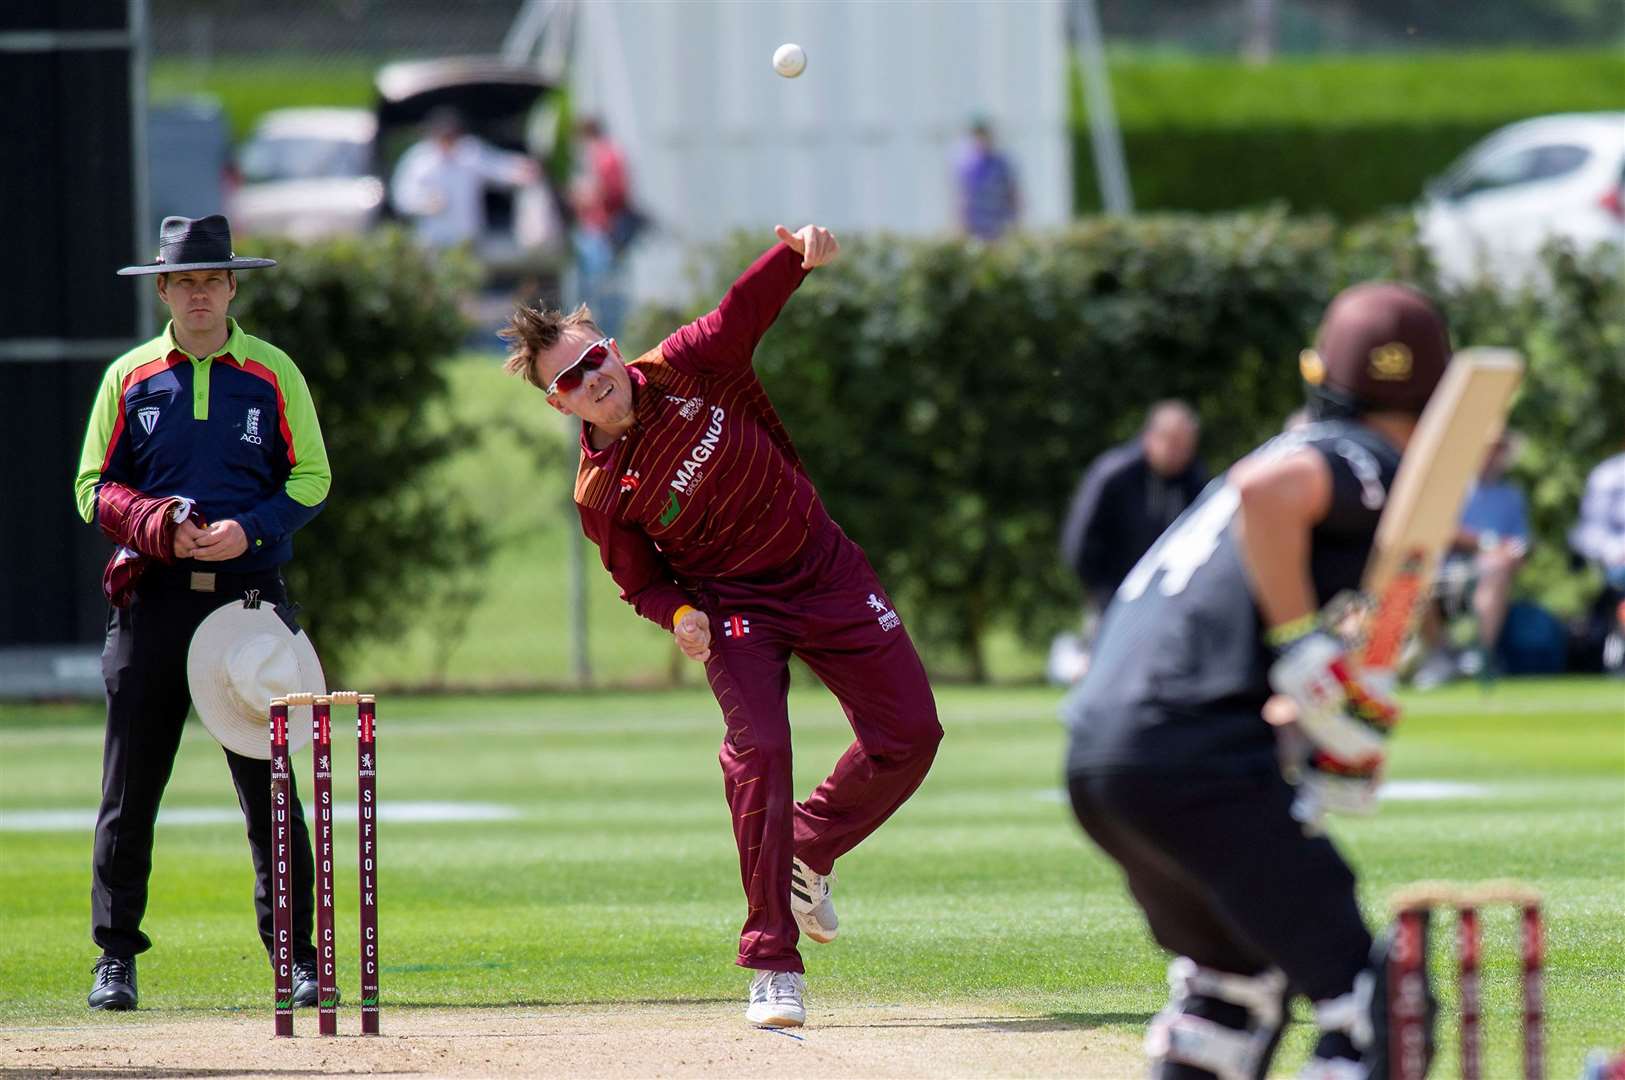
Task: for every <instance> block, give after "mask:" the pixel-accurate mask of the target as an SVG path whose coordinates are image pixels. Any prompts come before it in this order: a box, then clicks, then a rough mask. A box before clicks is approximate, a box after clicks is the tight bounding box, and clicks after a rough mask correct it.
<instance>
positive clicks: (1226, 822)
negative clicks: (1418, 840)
mask: <svg viewBox="0 0 1625 1080" xmlns="http://www.w3.org/2000/svg"><path fill="white" fill-rule="evenodd" d="M1068 788H1069V789H1070V792H1071V795H1072V808H1073V811H1074V812H1075V813H1076V814H1077V817H1078V822H1079V823H1080V824H1081V825H1082V826H1083V828H1084V831H1085V832H1087V833H1088V834H1089V836H1090V838H1091V839H1093V840H1094V842H1095V843H1096V844H1098V845H1099V846H1100V847H1101V849H1102V850H1104V851H1105V852H1106V854H1108V855H1110V856H1111V857H1112V858H1113V859H1114V860H1115V861H1116V862H1117V863H1118V865H1119V866H1121V867H1122V868H1123V874H1124V876H1125V877H1126V878H1127V882H1128V888H1129V892H1130V893H1131V894H1133V896H1134V899H1135V902H1136V903H1138V904H1139V905H1140V909H1141V910H1142V911H1144V912H1145V917H1146V921H1147V922H1148V923H1149V924H1150V927H1151V934H1152V936H1153V937H1154V938H1155V939H1156V941H1157V944H1159V945H1161V946H1162V947H1163V948H1165V949H1167V950H1169V951H1170V952H1173V953H1176V954H1178V955H1180V956H1188V957H1190V958H1191V959H1192V960H1194V961H1196V962H1197V963H1198V964H1201V965H1202V966H1204V967H1211V968H1217V969H1219V970H1220V971H1229V972H1234V973H1236V974H1239V975H1255V974H1257V973H1259V972H1261V971H1263V970H1265V969H1266V968H1268V967H1272V966H1273V967H1278V968H1280V969H1281V970H1282V971H1284V972H1286V975H1287V978H1288V980H1289V982H1290V985H1291V990H1292V992H1293V993H1300V994H1306V995H1308V996H1309V998H1310V999H1311V1000H1315V1001H1320V1000H1324V999H1326V998H1332V997H1337V996H1338V995H1340V994H1344V993H1347V992H1348V991H1349V990H1351V989H1352V988H1353V986H1354V977H1355V976H1356V975H1357V974H1359V972H1360V971H1361V969H1363V968H1365V967H1366V966H1367V965H1368V964H1369V962H1370V953H1371V934H1370V932H1369V931H1368V930H1367V929H1366V926H1365V921H1364V919H1362V918H1361V916H1360V908H1359V903H1358V901H1357V899H1356V896H1355V888H1354V873H1353V871H1351V870H1350V869H1349V866H1348V864H1347V863H1345V862H1344V861H1343V859H1342V857H1341V856H1340V855H1339V854H1338V853H1337V849H1336V848H1334V847H1333V846H1332V843H1331V841H1330V840H1328V839H1326V837H1324V836H1307V835H1305V834H1304V831H1303V827H1302V825H1300V824H1299V823H1298V822H1297V821H1296V820H1295V819H1294V818H1293V817H1292V814H1291V805H1292V797H1293V792H1292V788H1291V786H1290V785H1288V784H1287V782H1286V781H1285V780H1283V779H1282V778H1281V776H1280V774H1279V773H1276V772H1270V773H1267V774H1266V773H1258V774H1254V775H1244V776H1224V775H1211V774H1198V775H1189V774H1186V775H1172V774H1162V773H1129V772H1115V773H1111V772H1091V773H1081V774H1078V773H1075V774H1073V775H1072V776H1070V777H1069V778H1068Z"/></svg>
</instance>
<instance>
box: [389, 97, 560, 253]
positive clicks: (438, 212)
mask: <svg viewBox="0 0 1625 1080" xmlns="http://www.w3.org/2000/svg"><path fill="white" fill-rule="evenodd" d="M424 130H425V137H424V138H423V139H421V140H420V141H418V142H417V143H415V144H413V146H412V147H411V148H410V149H409V150H407V151H406V153H405V154H403V155H401V160H400V163H399V164H398V165H396V166H395V175H394V176H393V177H392V178H391V180H390V185H389V193H390V199H391V200H392V201H393V202H394V204H395V208H396V209H397V210H399V211H400V212H401V213H402V214H404V215H405V216H407V217H409V218H412V219H413V220H414V222H415V224H416V228H417V238H418V241H419V242H420V243H422V244H423V245H424V246H425V247H428V248H432V249H434V250H437V251H438V250H444V249H446V248H452V247H457V246H458V245H460V244H468V245H471V246H474V247H475V248H476V249H478V248H479V246H480V245H481V243H482V241H484V240H485V239H486V219H485V189H486V188H487V187H488V186H491V185H496V186H500V187H509V188H517V187H521V186H523V185H526V184H533V183H536V182H538V181H539V180H540V179H541V175H542V174H541V168H540V167H539V166H538V165H537V164H536V162H534V161H532V160H531V159H530V158H528V157H526V156H525V155H523V154H511V153H508V152H507V151H505V150H498V149H497V148H496V147H494V146H492V145H490V144H489V143H487V142H485V141H484V140H483V139H480V138H478V137H477V136H474V135H471V134H469V133H468V129H467V126H466V125H465V124H464V122H463V118H462V114H460V113H459V112H457V110H455V109H452V108H450V107H446V106H442V107H440V108H437V109H434V110H433V111H432V112H430V113H429V116H428V118H427V119H426V120H425V121H424Z"/></svg>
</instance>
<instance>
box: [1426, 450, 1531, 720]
mask: <svg viewBox="0 0 1625 1080" xmlns="http://www.w3.org/2000/svg"><path fill="white" fill-rule="evenodd" d="M1516 452H1517V439H1516V437H1515V436H1514V435H1513V434H1512V433H1511V432H1503V433H1502V434H1501V436H1500V438H1498V439H1497V440H1496V441H1495V443H1494V445H1492V446H1491V447H1490V452H1489V455H1488V456H1487V457H1486V458H1485V460H1484V467H1483V469H1482V470H1481V471H1480V473H1479V477H1478V483H1477V484H1476V485H1474V487H1473V490H1472V492H1471V493H1470V494H1469V495H1468V496H1467V502H1466V504H1465V505H1464V506H1463V507H1462V511H1461V524H1460V525H1459V526H1458V528H1457V531H1456V536H1455V539H1454V540H1453V541H1452V542H1451V546H1450V550H1449V551H1448V552H1447V553H1446V555H1445V559H1444V563H1443V564H1442V565H1441V566H1440V568H1439V585H1438V595H1439V598H1440V606H1441V607H1442V608H1443V609H1444V610H1443V614H1444V615H1445V616H1450V615H1453V614H1457V613H1460V614H1466V613H1467V612H1469V611H1470V612H1471V614H1472V617H1473V630H1474V633H1473V640H1472V643H1471V644H1470V645H1468V646H1467V648H1466V649H1464V650H1463V651H1462V653H1461V655H1460V656H1459V657H1455V656H1453V655H1452V653H1451V650H1450V648H1449V643H1448V641H1447V640H1446V638H1447V634H1446V632H1445V627H1444V624H1443V622H1442V621H1441V618H1440V612H1439V611H1437V610H1435V611H1433V612H1431V613H1430V615H1429V619H1428V623H1427V625H1426V626H1425V627H1424V629H1423V636H1424V637H1425V638H1426V639H1427V640H1428V641H1429V643H1430V644H1431V646H1432V648H1433V654H1432V655H1431V656H1430V657H1429V658H1428V659H1427V661H1425V662H1424V663H1423V665H1422V666H1421V668H1419V669H1418V670H1417V673H1416V675H1415V677H1414V678H1413V679H1412V680H1411V681H1412V684H1413V685H1414V686H1416V688H1417V689H1419V690H1426V689H1431V688H1432V687H1435V686H1438V685H1440V684H1442V683H1445V682H1448V681H1449V680H1450V679H1451V678H1454V677H1455V676H1456V675H1458V674H1459V675H1465V676H1468V677H1477V676H1483V675H1490V674H1493V671H1494V657H1495V645H1496V642H1497V641H1499V640H1500V638H1501V628H1502V627H1503V626H1504V625H1505V624H1506V617H1507V609H1508V608H1509V607H1510V606H1511V604H1512V583H1513V578H1514V577H1515V576H1516V574H1517V572H1518V568H1519V567H1520V566H1522V565H1523V561H1524V558H1525V556H1527V555H1528V553H1529V510H1528V506H1527V504H1526V503H1525V500H1524V495H1523V491H1522V489H1520V488H1519V487H1518V486H1517V485H1516V484H1514V483H1513V482H1512V481H1511V480H1509V479H1507V475H1506V472H1507V469H1508V467H1510V466H1511V464H1512V460H1513V458H1514V457H1515V456H1516Z"/></svg>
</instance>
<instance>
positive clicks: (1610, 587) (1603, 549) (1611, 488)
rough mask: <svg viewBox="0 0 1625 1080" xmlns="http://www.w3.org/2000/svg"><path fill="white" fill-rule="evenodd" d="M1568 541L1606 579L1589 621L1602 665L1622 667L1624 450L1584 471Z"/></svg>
mask: <svg viewBox="0 0 1625 1080" xmlns="http://www.w3.org/2000/svg"><path fill="white" fill-rule="evenodd" d="M1569 546H1570V547H1571V548H1573V550H1574V553H1575V554H1576V555H1578V556H1579V557H1580V558H1582V559H1584V560H1586V561H1587V562H1590V563H1594V564H1595V565H1597V566H1598V567H1599V568H1600V569H1601V570H1602V574H1603V580H1604V582H1605V584H1604V588H1603V592H1602V594H1601V595H1600V596H1598V597H1597V601H1596V603H1595V604H1594V605H1593V606H1592V613H1591V619H1590V621H1591V623H1592V624H1594V625H1595V626H1597V628H1598V629H1599V630H1600V633H1598V634H1597V637H1598V638H1601V639H1602V640H1603V653H1602V661H1603V667H1604V668H1605V669H1607V670H1609V671H1613V672H1619V673H1625V452H1621V453H1618V454H1615V455H1614V456H1613V457H1611V458H1608V459H1606V460H1604V461H1603V462H1601V463H1600V464H1599V465H1598V466H1597V467H1596V468H1594V469H1592V470H1591V475H1590V476H1588V477H1586V487H1585V496H1584V498H1582V499H1581V501H1580V520H1579V521H1578V522H1576V523H1575V525H1574V528H1573V529H1571V530H1570V531H1569ZM1593 640H1595V638H1594V639H1593Z"/></svg>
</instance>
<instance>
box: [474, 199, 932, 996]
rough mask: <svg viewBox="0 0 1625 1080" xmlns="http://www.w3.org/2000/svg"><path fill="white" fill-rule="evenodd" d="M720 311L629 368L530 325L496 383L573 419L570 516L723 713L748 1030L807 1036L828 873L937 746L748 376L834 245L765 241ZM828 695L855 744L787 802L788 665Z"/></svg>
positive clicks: (920, 673) (877, 592)
mask: <svg viewBox="0 0 1625 1080" xmlns="http://www.w3.org/2000/svg"><path fill="white" fill-rule="evenodd" d="M777 235H778V238H779V240H780V243H778V244H775V245H774V246H773V247H772V248H770V249H769V250H768V251H767V252H766V253H765V254H763V255H762V256H761V257H760V258H758V259H757V260H756V261H755V262H754V263H753V264H752V265H751V266H750V267H749V268H748V269H747V270H746V271H745V272H744V273H743V274H742V275H741V276H740V277H739V279H738V280H737V281H735V282H734V284H733V286H732V287H731V288H730V289H729V290H728V292H727V295H725V296H724V297H723V298H722V302H721V304H719V305H718V307H717V308H716V310H714V311H712V312H710V313H709V314H707V315H704V316H702V317H701V318H699V319H697V320H695V321H694V322H692V323H689V324H688V325H687V326H684V327H682V328H681V329H679V330H678V331H677V332H675V333H673V334H672V335H670V336H669V337H667V338H666V339H665V340H664V341H662V342H661V343H660V344H659V345H658V346H656V347H655V348H653V349H651V350H649V351H648V352H647V353H645V354H643V355H642V356H640V357H638V358H637V359H636V360H633V361H631V362H630V363H627V362H623V360H622V358H621V354H620V350H619V348H618V347H617V346H616V343H615V342H614V341H613V340H612V339H610V338H609V337H607V336H605V335H604V333H603V332H602V331H601V330H600V329H599V327H598V326H597V324H595V323H594V322H593V318H592V313H591V312H590V311H588V310H587V309H586V307H584V306H583V307H580V308H577V309H576V310H575V311H573V312H571V313H569V314H564V313H562V312H559V311H548V310H541V309H538V308H532V307H522V308H520V309H519V310H518V311H516V312H515V313H514V315H513V317H512V320H511V322H510V325H509V327H508V328H507V330H505V331H504V335H503V336H504V338H505V339H506V340H507V341H508V342H509V343H510V345H511V353H510V356H509V358H508V363H507V368H508V370H509V371H510V372H513V373H516V374H520V375H522V376H523V377H524V378H525V379H527V380H528V381H529V382H531V383H532V384H533V385H535V386H537V387H538V388H540V389H542V390H543V391H545V392H546V394H547V401H548V403H549V404H550V405H552V406H553V408H555V409H557V410H558V411H559V412H561V413H565V414H566V415H573V416H578V417H580V418H581V421H582V424H581V463H580V467H579V470H578V472H577V476H576V488H575V502H576V508H577V510H578V511H579V512H580V515H581V524H582V528H583V530H584V531H585V532H586V535H587V536H588V537H589V538H591V539H592V541H593V542H594V543H596V544H597V545H598V548H599V551H600V553H601V555H602V557H603V562H604V566H605V567H606V568H607V569H608V570H609V572H610V574H611V575H612V576H613V577H614V579H615V581H616V582H617V583H618V584H619V585H620V588H621V596H622V598H623V599H624V600H626V602H627V603H629V604H631V605H632V607H633V608H634V609H635V610H636V611H637V613H638V614H639V615H642V616H643V617H644V618H646V619H649V620H651V621H653V622H654V623H655V624H656V625H658V626H660V627H662V628H663V629H666V630H669V631H671V632H672V633H673V634H674V635H675V636H676V640H677V644H678V645H679V647H680V648H681V649H682V651H683V652H684V653H686V654H687V655H688V656H689V657H691V658H692V659H694V660H696V661H698V662H700V663H702V664H704V665H705V673H706V678H707V679H708V680H709V681H710V684H711V690H712V692H713V693H714V694H715V695H716V699H717V704H718V706H719V707H720V708H721V710H722V720H723V736H722V751H721V761H722V774H723V789H724V793H725V795H726V797H727V801H728V806H729V809H730V811H731V812H732V815H733V829H734V839H735V840H736V842H737V843H738V846H739V871H740V878H741V880H742V881H743V883H744V887H745V900H746V905H747V908H746V915H745V925H744V929H743V932H742V933H741V934H740V936H739V954H738V960H737V962H738V964H739V965H740V966H741V967H745V968H749V969H751V970H752V978H751V983H750V993H749V1005H748V1007H747V1009H746V1013H745V1016H746V1019H747V1020H748V1021H750V1022H751V1023H754V1024H761V1025H770V1026H786V1027H793V1026H799V1025H800V1024H802V1023H803V1022H804V1021H805V1019H806V1010H805V1004H804V1000H803V993H804V985H803V978H802V975H803V972H804V968H803V965H802V960H801V955H800V953H799V952H798V951H797V948H796V943H797V941H798V938H799V935H800V934H801V933H805V934H806V935H807V936H808V937H811V938H812V939H813V940H814V941H819V942H829V941H833V940H834V939H835V936H836V934H837V932H838V929H839V924H838V921H837V919H836V916H835V907H834V903H833V901H832V899H831V885H832V882H833V874H834V867H835V861H836V860H837V859H839V858H840V857H841V856H842V855H844V854H845V853H846V852H848V851H850V850H852V848H853V847H855V846H856V845H857V844H858V843H859V842H861V841H862V840H863V839H864V838H865V837H866V836H868V835H869V834H870V833H871V832H873V831H874V830H875V828H876V827H878V826H879V825H880V823H881V822H883V821H885V820H886V818H888V817H889V816H891V814H892V812H893V811H895V810H896V809H897V808H898V807H899V806H901V805H902V804H903V802H904V800H906V799H907V798H908V797H909V796H910V795H911V794H913V792H914V790H915V789H916V788H917V787H919V785H920V782H921V781H922V780H924V779H925V774H926V771H927V770H928V769H929V768H930V767H931V762H932V759H933V758H934V757H935V755H936V750H937V744H938V742H939V741H940V740H941V738H942V728H941V726H940V725H939V724H938V722H937V713H936V705H935V702H934V701H933V699H932V696H931V687H930V684H929V683H928V682H927V680H926V675H925V669H924V667H923V666H922V665H921V663H920V658H919V656H918V655H917V654H916V653H915V651H914V645H913V643H912V642H911V641H910V640H909V636H908V631H907V630H906V629H905V628H904V626H903V621H902V617H901V616H900V615H899V614H898V612H897V611H896V609H894V608H893V607H892V605H891V601H890V600H889V599H887V596H886V592H885V589H884V588H883V587H882V586H881V584H880V580H879V579H878V578H877V577H876V576H875V572H874V569H873V568H872V567H871V566H870V565H869V560H868V559H867V558H866V557H865V555H864V553H863V550H862V549H861V548H859V547H858V545H857V544H855V543H854V542H853V541H852V540H850V539H849V538H848V537H847V536H846V534H845V533H844V532H842V531H841V528H840V526H838V525H837V524H836V523H835V522H834V521H833V520H832V519H831V518H830V516H829V514H828V513H827V512H826V511H825V509H824V505H823V503H822V502H821V501H820V500H819V497H818V493H817V491H816V490H814V488H813V485H812V481H811V480H810V479H808V477H807V473H806V470H805V469H804V468H803V467H802V463H801V458H800V457H799V456H798V455H797V453H796V449H795V447H794V445H792V443H791V441H790V436H789V434H788V433H787V432H786V431H785V429H784V425H783V424H782V423H780V421H779V417H778V414H777V413H776V412H775V411H774V408H773V405H772V403H771V402H770V401H769V400H768V397H767V393H766V391H765V390H764V389H763V388H762V384H761V382H760V381H758V379H757V377H756V373H755V371H754V369H753V367H752V356H753V354H754V352H755V349H756V344H757V342H758V341H760V340H761V337H762V335H763V334H764V333H766V331H767V329H768V327H769V326H771V325H772V324H773V320H774V319H775V318H777V317H778V314H779V311H780V310H781V309H782V308H783V307H784V305H785V303H786V302H787V301H788V300H789V299H790V296H791V294H792V293H793V292H794V291H795V290H796V288H797V286H799V285H800V284H801V282H802V280H803V279H804V278H805V277H806V275H807V272H808V271H809V270H811V269H813V268H814V267H817V266H822V265H824V264H826V263H828V262H830V261H831V260H832V259H834V258H835V257H836V255H837V253H838V251H839V247H838V245H837V244H836V241H835V237H834V236H832V235H831V234H830V233H829V231H828V230H826V229H822V228H819V227H818V226H816V225H808V226H805V227H804V228H802V229H800V230H798V231H796V232H794V233H792V232H790V231H789V230H788V229H786V228H784V227H783V226H779V227H778V229H777ZM791 655H795V656H799V657H801V659H802V660H804V661H805V662H806V664H807V666H808V667H809V668H811V669H812V670H813V672H815V673H816V674H817V675H818V677H819V678H820V679H822V680H823V682H824V684H825V685H826V686H828V687H829V688H830V690H831V691H833V692H834V694H835V696H836V698H837V699H839V701H840V703H841V706H842V708H843V709H844V710H845V711H846V716H847V719H848V720H849V721H850V722H851V725H852V729H853V731H854V732H855V733H856V736H857V738H856V740H855V741H854V742H853V743H852V745H851V746H850V747H849V748H848V749H847V750H846V752H845V753H844V754H842V755H841V757H840V760H839V761H837V762H836V764H835V769H834V771H833V772H832V773H830V775H829V777H828V778H827V779H826V780H824V782H823V783H821V784H819V785H818V786H817V788H815V789H814V790H813V792H812V793H811V794H810V795H808V796H807V798H806V799H805V800H804V801H802V802H796V801H795V799H794V794H793V791H792V787H791V783H792V781H791V771H790V722H789V714H788V711H787V707H786V695H787V692H788V691H789V688H790V669H789V661H790V657H791Z"/></svg>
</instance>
